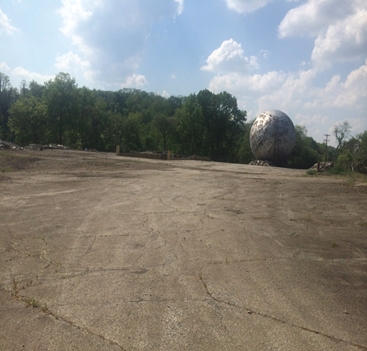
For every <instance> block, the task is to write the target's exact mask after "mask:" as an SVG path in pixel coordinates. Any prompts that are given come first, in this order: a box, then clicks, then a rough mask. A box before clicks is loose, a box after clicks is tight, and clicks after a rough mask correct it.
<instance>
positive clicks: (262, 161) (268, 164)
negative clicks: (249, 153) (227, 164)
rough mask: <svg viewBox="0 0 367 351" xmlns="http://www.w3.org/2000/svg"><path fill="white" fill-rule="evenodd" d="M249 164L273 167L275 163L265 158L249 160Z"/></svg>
mask: <svg viewBox="0 0 367 351" xmlns="http://www.w3.org/2000/svg"><path fill="white" fill-rule="evenodd" d="M249 165H251V166H266V167H269V166H270V167H275V164H274V163H273V162H271V161H266V160H255V161H251V162H250V163H249Z"/></svg>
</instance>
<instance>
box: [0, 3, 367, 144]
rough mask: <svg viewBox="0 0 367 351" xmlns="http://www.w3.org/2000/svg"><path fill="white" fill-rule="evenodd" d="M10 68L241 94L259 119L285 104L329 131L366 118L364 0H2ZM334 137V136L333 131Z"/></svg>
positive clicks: (5, 66) (113, 86)
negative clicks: (345, 123) (346, 121)
mask: <svg viewBox="0 0 367 351" xmlns="http://www.w3.org/2000/svg"><path fill="white" fill-rule="evenodd" d="M0 72H2V73H5V74H6V75H8V76H9V78H10V81H11V83H12V85H13V86H15V87H19V85H20V82H21V81H22V80H23V79H24V80H26V81H27V82H30V81H31V80H36V81H37V82H39V83H44V82H45V81H47V80H49V79H52V78H53V77H54V76H55V74H57V73H58V72H68V73H70V74H71V75H72V76H73V77H75V79H76V82H77V84H78V86H84V85H85V86H87V87H89V88H96V89H103V90H118V89H122V88H124V87H131V88H137V89H142V90H146V91H149V92H155V93H158V94H161V95H163V96H170V95H189V94H191V93H197V92H199V91H200V90H202V89H209V90H211V91H213V92H214V93H219V92H221V91H227V92H229V93H231V94H233V95H234V96H235V97H236V98H237V101H238V104H239V107H240V108H241V109H244V110H246V111H247V114H248V119H249V120H252V119H254V118H256V116H257V115H258V114H259V113H261V112H263V111H265V110H269V109H278V110H282V111H283V112H285V113H286V114H288V115H289V117H290V118H291V119H292V120H293V122H294V124H301V125H304V126H305V127H306V128H307V130H308V135H309V136H312V137H313V138H314V139H315V140H317V141H319V142H322V140H323V138H324V137H323V135H324V134H326V133H328V134H332V130H333V126H334V125H335V124H338V123H342V122H343V121H345V120H348V121H349V123H350V124H351V126H352V134H353V135H354V134H357V133H360V132H363V131H364V130H367V114H366V111H367V1H365V0H304V1H301V0H299V1H297V0H119V1H118V0H93V1H92V0H47V1H46V0H42V1H41V0H1V2H0ZM331 142H332V144H334V145H335V139H334V138H333V136H331Z"/></svg>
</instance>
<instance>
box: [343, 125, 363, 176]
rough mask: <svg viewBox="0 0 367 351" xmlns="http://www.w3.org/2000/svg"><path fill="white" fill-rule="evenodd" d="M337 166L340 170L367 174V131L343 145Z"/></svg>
mask: <svg viewBox="0 0 367 351" xmlns="http://www.w3.org/2000/svg"><path fill="white" fill-rule="evenodd" d="M336 166H337V167H338V168H339V169H340V170H344V171H352V172H360V173H366V174H367V131H364V132H363V133H361V134H358V135H357V136H356V137H352V138H351V139H349V140H348V141H344V142H343V143H342V144H341V146H340V148H339V150H338V157H337V161H336Z"/></svg>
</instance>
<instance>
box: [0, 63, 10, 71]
mask: <svg viewBox="0 0 367 351" xmlns="http://www.w3.org/2000/svg"><path fill="white" fill-rule="evenodd" d="M0 70H1V71H6V72H7V71H10V67H9V66H8V65H7V64H6V63H5V62H0Z"/></svg>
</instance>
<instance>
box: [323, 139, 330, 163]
mask: <svg viewBox="0 0 367 351" xmlns="http://www.w3.org/2000/svg"><path fill="white" fill-rule="evenodd" d="M329 136H330V134H324V137H325V139H324V141H325V145H326V150H325V162H327V142H328V141H329Z"/></svg>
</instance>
